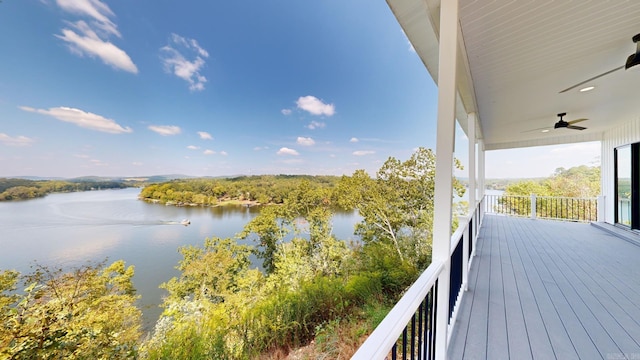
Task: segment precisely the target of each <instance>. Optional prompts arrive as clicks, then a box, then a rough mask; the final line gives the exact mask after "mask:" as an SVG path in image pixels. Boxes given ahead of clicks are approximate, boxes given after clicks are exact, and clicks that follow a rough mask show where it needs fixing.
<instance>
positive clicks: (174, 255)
mask: <svg viewBox="0 0 640 360" xmlns="http://www.w3.org/2000/svg"><path fill="white" fill-rule="evenodd" d="M139 192H140V189H135V188H129V189H122V190H101V191H89V192H77V193H66V194H50V195H48V196H46V197H44V198H40V199H33V200H27V201H18V202H0V249H2V251H1V252H0V269H2V270H4V269H15V270H18V271H20V272H22V273H28V272H30V271H31V268H30V266H31V265H33V264H34V262H35V261H37V263H38V264H42V265H59V266H62V267H71V266H76V265H81V264H83V263H86V262H87V261H102V260H104V259H105V258H108V259H109V261H110V262H112V261H115V260H120V259H122V260H124V261H126V264H127V265H134V266H135V277H134V284H135V287H136V289H137V290H138V294H140V295H141V296H142V299H141V301H140V306H141V308H142V310H143V313H144V319H145V328H146V329H147V330H148V329H150V328H151V327H152V326H153V324H155V321H156V319H157V318H158V316H159V315H160V313H161V312H162V309H161V308H160V307H159V305H160V303H161V302H162V296H164V294H165V291H164V290H162V289H159V288H158V285H160V284H161V283H163V282H165V281H167V280H169V279H170V278H172V277H174V276H177V275H179V272H178V271H177V270H176V269H175V268H174V267H175V266H176V265H177V264H178V261H179V260H181V258H182V257H181V256H180V254H179V253H178V251H177V250H178V247H180V246H183V245H189V244H191V245H202V244H203V242H204V239H205V238H207V237H212V236H218V237H221V238H225V237H233V236H235V234H237V233H239V232H240V231H241V230H242V228H243V227H244V225H245V224H246V223H248V222H249V221H250V220H251V219H252V218H254V217H255V216H256V215H257V214H258V212H259V208H257V207H250V208H247V207H241V206H224V207H213V208H203V207H175V206H164V205H160V204H151V203H147V202H145V201H141V200H138V198H137V197H138V194H139ZM183 219H189V220H190V221H191V225H189V226H183V225H181V224H180V221H182V220H183ZM359 221H360V217H359V216H358V215H357V214H356V213H352V212H350V213H338V214H336V215H335V216H334V218H333V232H334V234H335V235H336V237H338V238H339V239H342V240H347V241H348V240H357V237H356V236H354V235H353V227H354V225H355V224H356V223H357V222H359ZM245 242H246V243H249V244H253V242H252V241H251V240H246V241H245Z"/></svg>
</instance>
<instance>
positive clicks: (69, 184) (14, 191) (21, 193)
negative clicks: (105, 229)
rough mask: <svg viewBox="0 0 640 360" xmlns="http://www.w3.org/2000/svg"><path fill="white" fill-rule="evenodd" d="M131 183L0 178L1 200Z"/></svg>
mask: <svg viewBox="0 0 640 360" xmlns="http://www.w3.org/2000/svg"><path fill="white" fill-rule="evenodd" d="M130 186H131V185H130V184H127V183H125V182H121V181H63V180H27V179H14V178H0V201H11V200H29V199H35V198H40V197H44V196H47V195H48V194H51V193H62V192H74V191H89V190H98V189H124V188H127V187H130Z"/></svg>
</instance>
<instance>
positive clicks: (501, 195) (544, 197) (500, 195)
mask: <svg viewBox="0 0 640 360" xmlns="http://www.w3.org/2000/svg"><path fill="white" fill-rule="evenodd" d="M485 196H489V197H498V198H500V197H512V198H523V199H528V198H530V197H531V195H508V194H488V195H485ZM536 198H537V199H574V200H589V201H598V198H595V197H575V196H541V195H536Z"/></svg>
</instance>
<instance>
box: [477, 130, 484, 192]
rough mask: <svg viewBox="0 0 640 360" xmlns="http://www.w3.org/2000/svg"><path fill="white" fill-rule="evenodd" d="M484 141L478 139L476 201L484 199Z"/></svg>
mask: <svg viewBox="0 0 640 360" xmlns="http://www.w3.org/2000/svg"><path fill="white" fill-rule="evenodd" d="M484 156H485V151H484V141H483V140H480V139H478V199H482V198H483V197H484V190H485V189H484V186H485V181H484V180H485V178H484V176H485V174H484V173H485V171H484V170H485V167H484V164H485V162H484Z"/></svg>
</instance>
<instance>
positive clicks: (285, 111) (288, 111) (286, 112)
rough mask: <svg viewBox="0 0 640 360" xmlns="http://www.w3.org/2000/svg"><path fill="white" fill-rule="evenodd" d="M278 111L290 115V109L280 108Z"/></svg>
mask: <svg viewBox="0 0 640 360" xmlns="http://www.w3.org/2000/svg"><path fill="white" fill-rule="evenodd" d="M280 112H281V113H282V115H291V109H282V110H280Z"/></svg>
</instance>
